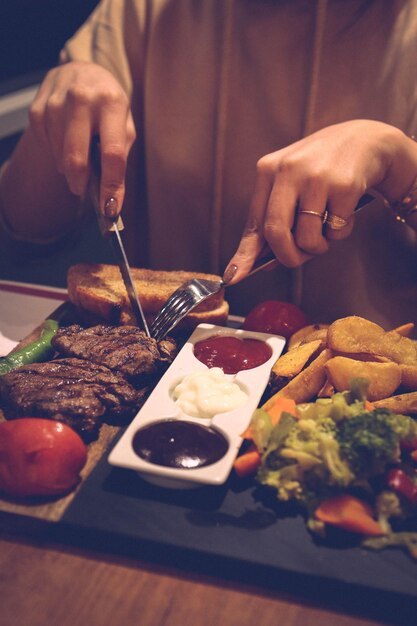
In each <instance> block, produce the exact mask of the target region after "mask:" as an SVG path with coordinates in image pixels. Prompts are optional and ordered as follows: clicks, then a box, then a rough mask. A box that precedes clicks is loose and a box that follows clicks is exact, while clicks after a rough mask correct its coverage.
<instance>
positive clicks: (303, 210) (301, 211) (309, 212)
mask: <svg viewBox="0 0 417 626" xmlns="http://www.w3.org/2000/svg"><path fill="white" fill-rule="evenodd" d="M297 213H298V214H299V215H300V214H301V213H304V214H305V215H316V216H317V217H319V218H320V219H321V221H322V223H323V224H324V223H325V222H326V220H327V218H328V212H327V210H326V211H324V213H319V212H318V211H307V210H306V209H299V210H298V211H297Z"/></svg>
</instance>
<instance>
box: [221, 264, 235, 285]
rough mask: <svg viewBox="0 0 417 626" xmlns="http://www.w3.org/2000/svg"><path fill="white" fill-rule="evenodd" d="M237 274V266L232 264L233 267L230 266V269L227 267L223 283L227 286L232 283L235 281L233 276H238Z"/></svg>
mask: <svg viewBox="0 0 417 626" xmlns="http://www.w3.org/2000/svg"><path fill="white" fill-rule="evenodd" d="M236 272H237V265H233V264H232V265H229V267H226V270H225V272H224V274H223V277H222V281H223V282H224V284H225V285H227V284H228V283H230V281H231V280H232V279H233V276H234V275H235V274H236Z"/></svg>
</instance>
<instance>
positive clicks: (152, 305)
mask: <svg viewBox="0 0 417 626" xmlns="http://www.w3.org/2000/svg"><path fill="white" fill-rule="evenodd" d="M131 273H132V278H133V280H134V281H135V286H136V289H137V292H138V294H139V296H140V302H141V305H142V309H143V311H144V313H145V315H146V317H147V319H149V320H152V318H153V317H154V316H155V314H156V313H157V312H158V311H159V309H160V308H161V306H162V305H163V303H164V302H165V301H166V300H167V299H168V298H169V296H170V295H171V294H172V293H173V292H174V291H175V290H176V289H177V288H178V287H180V286H181V285H182V284H183V283H184V282H186V281H188V280H191V279H192V278H205V279H208V280H220V277H219V276H215V275H212V274H203V273H201V272H200V273H194V272H185V271H171V272H169V271H160V270H148V269H140V268H131ZM67 287H68V295H69V299H70V301H71V302H72V303H73V304H74V305H75V306H76V307H77V308H78V309H79V310H80V311H82V312H84V313H87V314H88V315H90V317H92V318H98V319H102V320H107V321H109V322H110V323H112V324H129V323H132V322H133V319H132V313H131V309H130V306H129V300H128V296H127V293H126V289H125V287H124V284H123V281H122V278H121V275H120V271H119V268H118V267H117V266H116V265H105V264H97V265H92V264H88V263H80V264H78V265H73V266H71V267H70V268H69V270H68V276H67ZM228 314H229V305H228V303H227V302H226V300H225V299H224V290H221V291H220V292H219V293H216V294H215V295H213V296H211V297H210V298H207V300H205V301H204V302H202V303H201V304H200V305H198V307H196V308H195V309H194V310H193V311H192V312H191V313H189V314H188V315H187V316H186V318H185V319H184V320H183V322H182V324H181V327H182V328H184V327H185V328H193V327H195V326H196V325H197V324H200V323H202V322H207V323H213V324H220V325H221V324H224V323H225V322H226V321H227V317H228Z"/></svg>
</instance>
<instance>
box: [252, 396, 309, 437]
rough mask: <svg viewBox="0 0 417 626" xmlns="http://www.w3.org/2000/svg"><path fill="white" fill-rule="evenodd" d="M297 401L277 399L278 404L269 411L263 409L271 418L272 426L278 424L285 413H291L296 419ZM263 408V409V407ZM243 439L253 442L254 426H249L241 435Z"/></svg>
mask: <svg viewBox="0 0 417 626" xmlns="http://www.w3.org/2000/svg"><path fill="white" fill-rule="evenodd" d="M295 407H296V403H295V400H292V399H291V398H277V400H276V402H275V403H274V404H273V405H272V406H271V407H270V408H269V409H268V410H267V411H265V409H262V410H263V411H265V413H268V415H269V417H270V418H271V422H272V425H273V426H275V424H278V422H279V420H280V419H281V415H282V414H283V413H291V415H293V416H294V417H297V411H296V408H295ZM261 408H262V407H261ZM241 437H242V439H249V440H253V430H252V425H251V424H249V426H248V427H247V428H246V429H245V430H244V431H243V433H242V434H241Z"/></svg>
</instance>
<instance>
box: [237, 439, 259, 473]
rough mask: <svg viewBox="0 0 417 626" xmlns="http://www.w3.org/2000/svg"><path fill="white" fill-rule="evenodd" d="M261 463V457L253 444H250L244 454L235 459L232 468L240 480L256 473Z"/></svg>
mask: <svg viewBox="0 0 417 626" xmlns="http://www.w3.org/2000/svg"><path fill="white" fill-rule="evenodd" d="M260 463H261V455H260V454H259V451H258V449H257V447H256V446H255V444H252V445H251V446H250V447H249V448H248V450H247V451H246V452H244V453H243V454H241V455H240V456H238V457H237V459H235V462H234V464H233V467H234V468H235V472H236V474H237V475H238V476H240V478H244V477H245V476H251V475H252V474H254V473H255V472H256V470H257V469H258V467H259V465H260Z"/></svg>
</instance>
